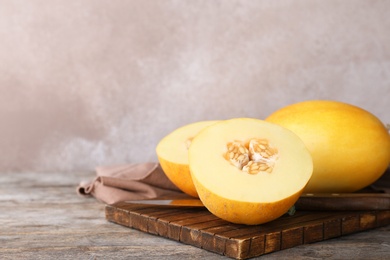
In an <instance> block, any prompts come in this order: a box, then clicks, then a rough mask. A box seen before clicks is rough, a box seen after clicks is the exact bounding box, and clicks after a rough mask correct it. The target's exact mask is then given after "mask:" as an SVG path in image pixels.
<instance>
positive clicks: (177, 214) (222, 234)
mask: <svg viewBox="0 0 390 260" xmlns="http://www.w3.org/2000/svg"><path fill="white" fill-rule="evenodd" d="M105 212H106V219H107V220H108V221H111V222H114V223H116V224H120V225H123V226H126V227H129V228H133V229H137V230H141V231H143V232H146V233H150V234H153V235H158V236H161V237H165V238H168V239H172V240H176V241H179V242H181V243H184V244H188V245H193V246H196V247H199V248H203V249H205V250H208V251H212V252H214V253H217V254H220V255H224V256H227V257H230V258H234V259H247V258H251V257H256V256H260V255H263V254H268V253H271V252H275V251H278V250H283V249H287V248H291V247H295V246H299V245H303V244H310V243H314V242H318V241H322V240H327V239H331V238H335V237H340V236H345V235H348V234H352V233H356V232H360V231H364V230H369V229H373V228H377V227H381V226H386V225H389V224H390V210H383V211H332V212H330V211H327V212H324V211H297V212H296V213H295V214H294V215H293V216H289V215H284V216H282V217H280V218H279V219H277V220H274V221H272V222H269V223H266V224H262V225H256V226H246V225H238V224H232V223H229V222H226V221H224V220H221V219H219V218H218V217H216V216H214V215H213V214H211V213H210V212H209V211H208V210H207V209H205V208H194V207H184V208H177V207H166V206H165V207H162V206H151V205H139V204H129V203H117V204H114V205H107V206H106V210H105Z"/></svg>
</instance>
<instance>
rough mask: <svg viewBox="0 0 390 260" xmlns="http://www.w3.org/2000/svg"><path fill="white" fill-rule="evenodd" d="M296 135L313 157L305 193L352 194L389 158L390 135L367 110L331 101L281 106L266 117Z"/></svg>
mask: <svg viewBox="0 0 390 260" xmlns="http://www.w3.org/2000/svg"><path fill="white" fill-rule="evenodd" d="M265 120H266V121H268V122H272V123H275V124H279V125H281V126H283V127H285V128H287V129H289V130H291V131H292V132H294V133H295V134H297V135H298V136H299V137H300V138H301V139H302V141H303V142H304V143H305V145H306V147H307V148H308V149H309V151H310V153H311V156H312V158H313V164H314V170H313V176H312V178H311V179H310V181H309V183H308V185H307V186H306V188H305V190H304V192H310V193H315V192H317V193H318V192H321V193H325V192H333V193H335V192H337V193H344V192H355V191H358V190H360V189H362V188H364V187H366V186H368V185H370V184H372V183H373V182H375V181H376V180H377V179H378V178H379V177H381V175H382V174H383V173H384V172H385V171H386V169H387V167H388V166H389V160H390V136H389V133H388V131H387V129H386V127H385V126H384V124H383V123H382V122H381V121H380V120H379V119H378V118H377V117H375V116H374V115H373V114H371V113H370V112H368V111H366V110H364V109H362V108H359V107H357V106H353V105H350V104H346V103H343V102H338V101H332V100H309V101H304V102H299V103H296V104H292V105H289V106H286V107H284V108H281V109H279V110H277V111H275V112H274V113H272V114H271V115H269V116H268V117H267V118H266V119H265Z"/></svg>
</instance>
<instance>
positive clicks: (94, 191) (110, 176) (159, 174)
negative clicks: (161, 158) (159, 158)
mask: <svg viewBox="0 0 390 260" xmlns="http://www.w3.org/2000/svg"><path fill="white" fill-rule="evenodd" d="M96 174H97V177H96V178H95V179H94V180H93V181H92V182H89V183H80V185H79V186H78V187H77V192H78V193H79V194H80V195H84V196H94V197H95V198H96V199H97V200H99V201H101V202H104V203H106V204H114V203H117V202H120V201H126V200H139V199H153V198H162V197H175V198H180V197H187V195H186V194H184V193H183V192H181V191H180V190H179V189H178V188H177V187H176V186H175V185H174V184H173V183H172V182H171V181H170V180H169V179H168V178H167V177H166V175H165V173H164V172H163V171H162V169H161V166H160V165H159V164H158V163H152V162H146V163H138V164H125V165H118V166H104V167H97V168H96Z"/></svg>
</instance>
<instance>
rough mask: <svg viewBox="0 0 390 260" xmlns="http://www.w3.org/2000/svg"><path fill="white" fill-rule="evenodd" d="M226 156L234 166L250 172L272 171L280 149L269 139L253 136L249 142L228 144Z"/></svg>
mask: <svg viewBox="0 0 390 260" xmlns="http://www.w3.org/2000/svg"><path fill="white" fill-rule="evenodd" d="M226 149H227V150H226V153H225V154H224V158H225V159H226V160H227V161H229V162H230V163H231V164H232V165H233V166H235V167H237V168H238V169H240V170H242V171H244V172H246V173H248V174H257V173H259V172H267V173H272V170H273V168H274V165H275V161H276V159H277V155H278V150H277V149H276V148H275V147H272V146H271V145H270V144H269V142H268V140H266V139H257V138H252V139H250V140H249V142H248V143H247V144H245V143H244V142H242V141H233V142H229V143H227V144H226Z"/></svg>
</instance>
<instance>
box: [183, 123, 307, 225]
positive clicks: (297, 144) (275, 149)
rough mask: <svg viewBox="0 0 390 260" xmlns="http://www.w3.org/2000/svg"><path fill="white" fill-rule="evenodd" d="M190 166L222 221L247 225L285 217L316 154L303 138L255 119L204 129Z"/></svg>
mask: <svg viewBox="0 0 390 260" xmlns="http://www.w3.org/2000/svg"><path fill="white" fill-rule="evenodd" d="M189 165H190V171H191V175H192V180H193V182H194V185H195V187H196V190H197V193H198V195H199V198H200V199H201V201H202V202H203V204H204V205H205V206H206V208H207V209H208V210H209V211H210V212H211V213H213V214H214V215H216V216H217V217H220V218H221V219H224V220H226V221H229V222H232V223H238V224H246V225H256V224H261V223H266V222H269V221H271V220H274V219H276V218H278V217H280V216H282V215H283V214H285V213H286V212H287V211H288V210H289V209H290V208H291V207H292V206H293V205H294V204H295V202H296V201H297V200H298V198H299V196H300V195H301V193H302V191H303V189H304V188H305V186H306V184H307V183H308V181H309V179H310V177H311V174H312V170H313V164H312V159H311V156H310V154H309V152H308V150H307V149H306V147H305V145H304V143H303V142H302V141H301V140H300V138H298V136H296V135H295V134H294V133H292V132H291V131H289V130H287V129H285V128H283V127H281V126H278V125H276V124H272V123H269V122H265V121H263V120H259V119H252V118H234V119H229V120H224V121H220V122H217V123H215V124H212V125H210V126H208V127H206V128H204V129H203V130H202V131H200V132H199V134H198V135H196V137H195V138H194V139H193V140H192V143H191V146H190V148H189Z"/></svg>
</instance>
